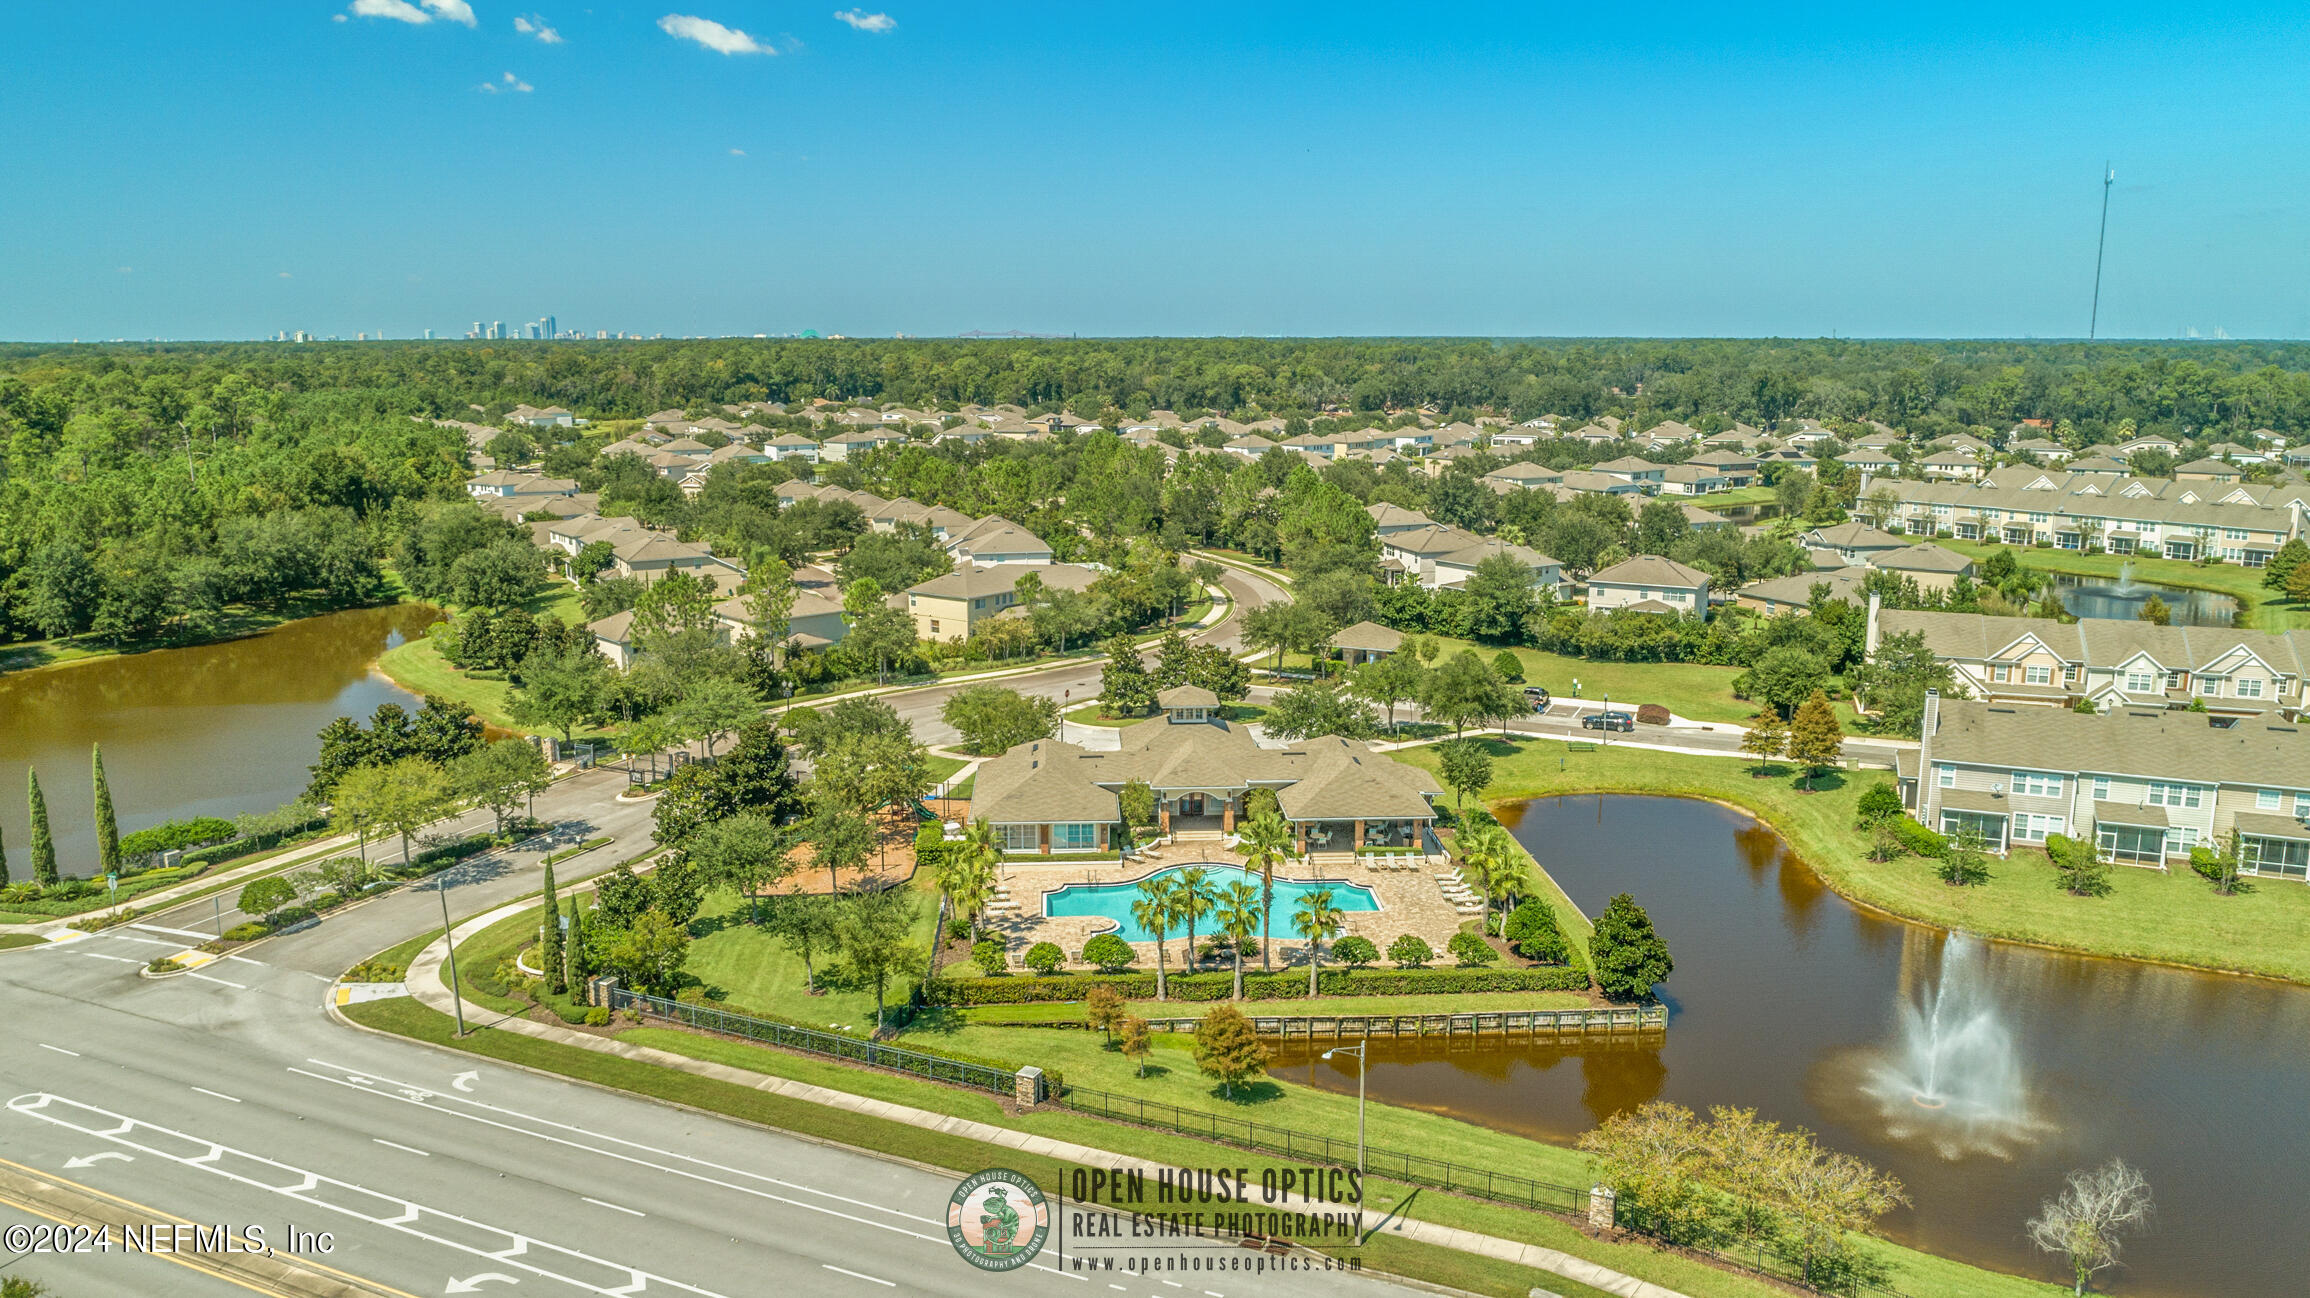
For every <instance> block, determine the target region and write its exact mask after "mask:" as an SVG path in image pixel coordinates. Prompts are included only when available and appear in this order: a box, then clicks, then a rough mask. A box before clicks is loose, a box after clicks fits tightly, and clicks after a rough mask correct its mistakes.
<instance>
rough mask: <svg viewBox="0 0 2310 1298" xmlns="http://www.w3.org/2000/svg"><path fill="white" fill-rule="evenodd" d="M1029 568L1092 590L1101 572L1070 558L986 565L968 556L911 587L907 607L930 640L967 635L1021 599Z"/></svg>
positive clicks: (1060, 584) (1060, 586) (1058, 582)
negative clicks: (1050, 561) (1065, 560)
mask: <svg viewBox="0 0 2310 1298" xmlns="http://www.w3.org/2000/svg"><path fill="white" fill-rule="evenodd" d="M1029 573H1032V574H1034V575H1035V577H1036V578H1037V579H1039V580H1040V581H1041V582H1042V584H1043V585H1044V586H1045V587H1046V588H1048V589H1053V590H1073V591H1082V590H1088V589H1090V586H1091V583H1092V582H1094V581H1097V580H1098V579H1099V574H1098V573H1095V572H1093V571H1091V570H1090V569H1089V568H1078V567H1076V566H1075V565H1073V564H1070V563H999V564H989V565H986V566H981V565H979V564H976V563H971V562H968V561H965V562H962V563H958V564H956V565H955V569H954V571H953V572H949V573H942V574H941V575H939V576H936V577H933V578H931V579H930V580H928V581H925V582H919V583H917V584H915V585H913V586H909V587H908V588H907V590H906V611H907V612H908V613H910V614H912V615H913V616H914V627H915V634H916V635H918V636H920V637H921V638H923V639H925V640H967V639H969V638H970V635H971V633H972V632H973V631H975V630H977V629H978V627H979V625H980V624H981V623H983V622H985V621H986V620H987V619H988V618H991V617H997V616H999V615H1001V614H1002V613H1003V612H1004V611H1005V610H1008V609H1010V608H1012V607H1014V606H1015V605H1017V604H1018V602H1019V598H1018V584H1019V582H1020V581H1021V580H1022V579H1023V578H1025V577H1026V576H1027V575H1028V574H1029Z"/></svg>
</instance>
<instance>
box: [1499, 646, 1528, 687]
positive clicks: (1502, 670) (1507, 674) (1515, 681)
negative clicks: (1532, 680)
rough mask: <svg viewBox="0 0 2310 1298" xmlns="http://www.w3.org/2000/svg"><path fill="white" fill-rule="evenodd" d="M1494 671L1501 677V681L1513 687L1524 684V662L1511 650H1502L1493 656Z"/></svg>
mask: <svg viewBox="0 0 2310 1298" xmlns="http://www.w3.org/2000/svg"><path fill="white" fill-rule="evenodd" d="M1492 670H1493V671H1494V672H1495V673H1497V674H1498V675H1499V677H1500V679H1501V680H1504V681H1506V682H1508V683H1509V684H1511V685H1522V684H1523V683H1524V662H1523V660H1522V659H1520V658H1518V657H1517V656H1516V655H1515V654H1514V653H1513V652H1512V651H1510V650H1507V649H1502V650H1501V651H1500V652H1499V653H1497V654H1495V655H1493V658H1492Z"/></svg>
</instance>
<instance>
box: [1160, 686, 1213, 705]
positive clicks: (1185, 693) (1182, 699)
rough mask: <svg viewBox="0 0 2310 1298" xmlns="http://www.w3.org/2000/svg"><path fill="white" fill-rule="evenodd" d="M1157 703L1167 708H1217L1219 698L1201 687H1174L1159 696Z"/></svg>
mask: <svg viewBox="0 0 2310 1298" xmlns="http://www.w3.org/2000/svg"><path fill="white" fill-rule="evenodd" d="M1155 702H1156V703H1157V704H1159V705H1161V706H1163V707H1166V708H1215V707H1218V706H1219V696H1218V695H1216V694H1214V693H1212V692H1211V691H1210V690H1207V689H1205V688H1203V687H1202V686H1200V685H1174V686H1172V687H1171V688H1170V689H1167V690H1164V691H1162V692H1161V693H1159V694H1157V695H1156V696H1155Z"/></svg>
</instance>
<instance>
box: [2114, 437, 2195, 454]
mask: <svg viewBox="0 0 2310 1298" xmlns="http://www.w3.org/2000/svg"><path fill="white" fill-rule="evenodd" d="M2181 449H2182V444H2181V443H2180V442H2177V441H2175V440H2174V439H2173V438H2171V437H2159V436H2156V435H2154V434H2153V435H2151V436H2147V437H2137V438H2135V439H2133V440H2132V441H2130V442H2119V443H2118V445H2117V450H2116V452H2115V453H2116V454H2117V455H2119V456H2121V457H2122V456H2130V455H2133V454H2136V453H2138V452H2141V451H2164V452H2165V453H2166V454H2168V455H2172V454H2175V453H2176V452H2178V451H2180V450H2181Z"/></svg>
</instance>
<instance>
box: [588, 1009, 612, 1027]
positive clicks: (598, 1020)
mask: <svg viewBox="0 0 2310 1298" xmlns="http://www.w3.org/2000/svg"><path fill="white" fill-rule="evenodd" d="M609 1025H610V1007H609V1006H607V1005H595V1006H591V1007H589V1008H588V1009H587V1010H586V1026H587V1027H589V1028H606V1027H608V1026H609Z"/></svg>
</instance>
